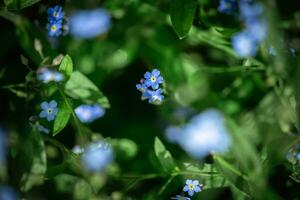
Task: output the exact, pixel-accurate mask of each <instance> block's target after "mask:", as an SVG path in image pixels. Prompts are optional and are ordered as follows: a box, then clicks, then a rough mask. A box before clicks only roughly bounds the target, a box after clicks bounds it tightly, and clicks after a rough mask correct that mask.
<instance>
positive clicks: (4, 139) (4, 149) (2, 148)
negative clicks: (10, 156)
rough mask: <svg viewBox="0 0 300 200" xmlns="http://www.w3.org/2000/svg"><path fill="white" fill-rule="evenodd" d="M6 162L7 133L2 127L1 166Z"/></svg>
mask: <svg viewBox="0 0 300 200" xmlns="http://www.w3.org/2000/svg"><path fill="white" fill-rule="evenodd" d="M5 163H6V133H5V131H4V129H2V128H1V127H0V168H2V166H3V165H5Z"/></svg>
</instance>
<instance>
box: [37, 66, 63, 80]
mask: <svg viewBox="0 0 300 200" xmlns="http://www.w3.org/2000/svg"><path fill="white" fill-rule="evenodd" d="M37 79H38V80H40V81H43V82H44V83H49V82H51V81H55V82H60V81H63V80H64V75H63V74H62V73H60V72H57V71H53V70H49V69H47V68H44V69H42V70H40V71H39V72H38V75H37Z"/></svg>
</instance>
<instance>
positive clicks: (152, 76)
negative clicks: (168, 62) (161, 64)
mask: <svg viewBox="0 0 300 200" xmlns="http://www.w3.org/2000/svg"><path fill="white" fill-rule="evenodd" d="M144 77H145V79H146V80H145V85H146V86H147V87H152V89H154V90H156V89H158V87H159V84H162V83H163V81H164V79H163V77H162V76H160V71H159V70H157V69H154V70H153V71H152V72H146V73H145V75H144Z"/></svg>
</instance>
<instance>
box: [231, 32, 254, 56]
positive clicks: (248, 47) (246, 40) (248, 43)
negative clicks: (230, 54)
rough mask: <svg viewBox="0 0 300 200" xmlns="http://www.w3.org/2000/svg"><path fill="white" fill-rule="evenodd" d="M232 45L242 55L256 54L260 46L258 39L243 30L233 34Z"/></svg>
mask: <svg viewBox="0 0 300 200" xmlns="http://www.w3.org/2000/svg"><path fill="white" fill-rule="evenodd" d="M232 45H233V48H234V50H235V52H236V53H237V54H238V55H239V56H240V57H252V56H255V54H256V50H257V46H258V44H257V41H256V40H255V39H254V38H253V37H252V36H251V35H250V34H249V33H247V32H241V33H238V34H236V35H235V36H233V38H232Z"/></svg>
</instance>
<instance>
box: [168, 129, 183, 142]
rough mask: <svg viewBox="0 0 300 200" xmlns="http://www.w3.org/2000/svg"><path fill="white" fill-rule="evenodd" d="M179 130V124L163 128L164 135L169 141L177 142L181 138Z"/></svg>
mask: <svg viewBox="0 0 300 200" xmlns="http://www.w3.org/2000/svg"><path fill="white" fill-rule="evenodd" d="M181 132H182V130H181V128H180V127H179V126H168V127H167V128H166V130H165V137H166V139H167V140H168V142H170V143H178V142H179V140H180V139H181V137H180V136H181Z"/></svg>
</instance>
